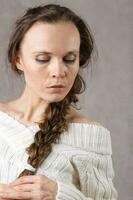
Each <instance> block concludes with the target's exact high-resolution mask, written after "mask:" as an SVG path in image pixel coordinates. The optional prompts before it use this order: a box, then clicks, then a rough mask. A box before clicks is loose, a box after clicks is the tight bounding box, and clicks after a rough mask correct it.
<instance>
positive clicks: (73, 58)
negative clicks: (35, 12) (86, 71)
mask: <svg viewBox="0 0 133 200" xmlns="http://www.w3.org/2000/svg"><path fill="white" fill-rule="evenodd" d="M79 49H80V35H79V32H78V30H77V28H76V27H75V25H74V24H72V23H69V22H59V23H55V24H49V23H42V22H40V23H39V22H38V23H35V24H34V25H33V26H32V27H31V28H30V29H29V30H28V31H27V33H26V34H25V36H24V39H23V41H22V43H21V47H20V53H19V54H18V56H17V58H16V65H17V67H18V68H19V69H21V70H22V71H23V72H24V77H25V81H26V86H27V88H28V89H29V91H30V93H32V94H33V96H34V95H35V96H37V97H38V98H40V99H43V100H45V101H46V102H57V101H61V100H62V99H63V98H64V97H65V96H66V95H67V94H68V92H69V91H70V89H71V88H72V86H73V83H74V80H75V78H76V75H77V73H78V70H79ZM57 84H59V85H64V88H49V87H51V86H52V85H57Z"/></svg>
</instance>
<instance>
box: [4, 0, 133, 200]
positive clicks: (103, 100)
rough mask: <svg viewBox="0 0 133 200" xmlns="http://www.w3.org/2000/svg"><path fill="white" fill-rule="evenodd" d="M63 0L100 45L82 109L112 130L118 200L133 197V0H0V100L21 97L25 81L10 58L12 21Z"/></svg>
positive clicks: (81, 101) (87, 115) (88, 75)
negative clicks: (9, 62)
mask: <svg viewBox="0 0 133 200" xmlns="http://www.w3.org/2000/svg"><path fill="white" fill-rule="evenodd" d="M44 2H46V3H53V2H54V3H61V5H66V6H69V7H70V8H71V9H73V10H74V11H76V12H77V13H78V14H79V15H80V16H81V17H83V18H84V19H85V20H86V21H87V22H88V24H89V25H90V27H91V30H92V32H93V35H94V38H95V42H96V45H97V49H98V60H97V62H93V63H92V75H91V76H90V73H89V72H88V74H87V75H86V79H87V89H86V92H85V93H84V94H82V95H81V96H80V97H79V98H80V105H81V106H82V109H81V111H80V112H81V113H82V114H84V115H85V116H86V117H87V118H89V119H90V120H94V121H97V122H99V123H101V124H102V125H103V126H105V127H107V128H108V129H109V130H110V132H111V138H112V148H113V164H114V170H115V179H114V184H115V187H116V189H117V190H118V194H119V199H120V200H125V199H126V200H132V199H133V156H132V155H133V148H132V146H133V134H132V133H133V66H132V65H133V1H132V0H75V1H74V0H73V1H72V0H61V1H41V0H38V1H37V0H36V1H35V0H0V99H1V101H8V100H11V99H14V98H16V97H17V96H19V95H20V94H21V92H22V90H23V86H24V81H23V79H22V78H19V77H17V76H15V75H14V74H13V73H12V72H11V70H10V69H9V66H7V62H6V49H7V45H8V40H9V35H10V33H11V29H12V25H13V23H14V21H15V20H16V18H17V17H19V16H21V14H23V11H24V9H25V8H27V7H30V6H34V5H38V4H40V3H44Z"/></svg>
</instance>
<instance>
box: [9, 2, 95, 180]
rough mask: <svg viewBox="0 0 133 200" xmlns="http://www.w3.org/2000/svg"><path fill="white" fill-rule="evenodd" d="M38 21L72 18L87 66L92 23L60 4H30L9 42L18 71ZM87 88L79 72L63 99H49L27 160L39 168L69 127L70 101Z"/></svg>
mask: <svg viewBox="0 0 133 200" xmlns="http://www.w3.org/2000/svg"><path fill="white" fill-rule="evenodd" d="M38 21H39V22H48V23H57V22H60V21H65V22H72V23H73V24H74V25H75V26H76V27H77V29H78V31H79V34H80V60H79V61H80V63H79V65H80V68H85V67H87V66H88V63H89V62H90V59H91V54H92V51H93V49H94V39H93V37H92V34H91V31H90V28H89V26H88V25H87V24H86V23H85V21H84V20H83V19H81V18H80V17H79V16H78V15H76V14H75V13H74V12H73V11H71V10H70V9H69V8H66V7H63V6H60V5H57V4H47V5H44V6H43V5H41V6H38V7H34V8H29V9H28V10H27V11H26V13H25V14H24V15H23V16H22V17H21V18H20V19H18V20H17V21H16V24H15V30H14V32H13V33H12V36H11V38H10V42H9V46H8V60H9V62H10V63H11V66H12V69H13V70H14V71H15V72H17V73H19V74H21V71H20V70H19V69H17V67H16V65H15V57H16V55H17V53H18V51H19V48H20V45H21V42H22V40H23V38H24V35H25V33H26V32H27V31H28V30H29V28H30V27H31V26H32V25H33V24H34V23H36V22H38ZM85 88H86V84H85V81H84V79H83V78H82V76H81V75H80V74H79V73H78V74H77V76H76V78H75V81H74V84H73V86H72V88H71V90H70V91H69V93H68V94H67V96H66V97H65V98H64V99H63V100H62V101H60V102H54V103H50V104H49V106H48V107H47V109H46V111H45V112H44V117H43V121H42V122H39V128H40V129H39V131H37V133H36V134H35V136H34V141H33V143H32V144H31V145H30V146H29V147H27V148H26V151H27V153H28V155H29V157H28V161H27V162H28V164H30V165H31V166H32V167H34V168H36V171H37V169H38V167H40V166H41V164H42V163H43V162H44V160H45V159H46V158H47V157H48V155H49V154H50V153H51V150H52V145H53V144H54V143H59V141H60V136H61V134H62V133H63V132H64V131H66V130H68V123H69V121H68V120H67V119H66V116H67V114H68V112H69V109H70V105H72V103H73V104H75V105H76V103H77V102H78V97H77V96H76V94H80V93H82V92H83V91H84V90H85ZM35 173H36V172H33V171H30V170H28V169H25V170H24V171H23V172H22V173H21V174H20V175H19V177H21V176H24V175H34V174H35Z"/></svg>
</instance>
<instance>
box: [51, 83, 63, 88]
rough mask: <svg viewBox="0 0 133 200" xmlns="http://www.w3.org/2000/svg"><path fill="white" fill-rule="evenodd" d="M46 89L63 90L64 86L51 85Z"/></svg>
mask: <svg viewBox="0 0 133 200" xmlns="http://www.w3.org/2000/svg"><path fill="white" fill-rule="evenodd" d="M48 88H64V85H61V84H59V85H51V86H50V87H48Z"/></svg>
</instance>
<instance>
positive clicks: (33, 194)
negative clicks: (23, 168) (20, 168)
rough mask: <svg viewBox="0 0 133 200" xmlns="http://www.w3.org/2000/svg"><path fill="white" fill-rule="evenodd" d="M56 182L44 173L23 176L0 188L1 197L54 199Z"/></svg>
mask: <svg viewBox="0 0 133 200" xmlns="http://www.w3.org/2000/svg"><path fill="white" fill-rule="evenodd" d="M57 188H58V186H57V183H56V182H55V181H53V180H51V179H49V178H48V177H46V176H45V175H33V176H31V175H30V176H23V177H20V178H18V179H16V180H15V181H14V182H12V183H10V184H8V185H6V186H5V187H4V186H3V189H2V188H1V189H0V193H3V195H0V198H3V199H8V200H9V199H21V200H24V199H31V200H55V199H56V194H57Z"/></svg>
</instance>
